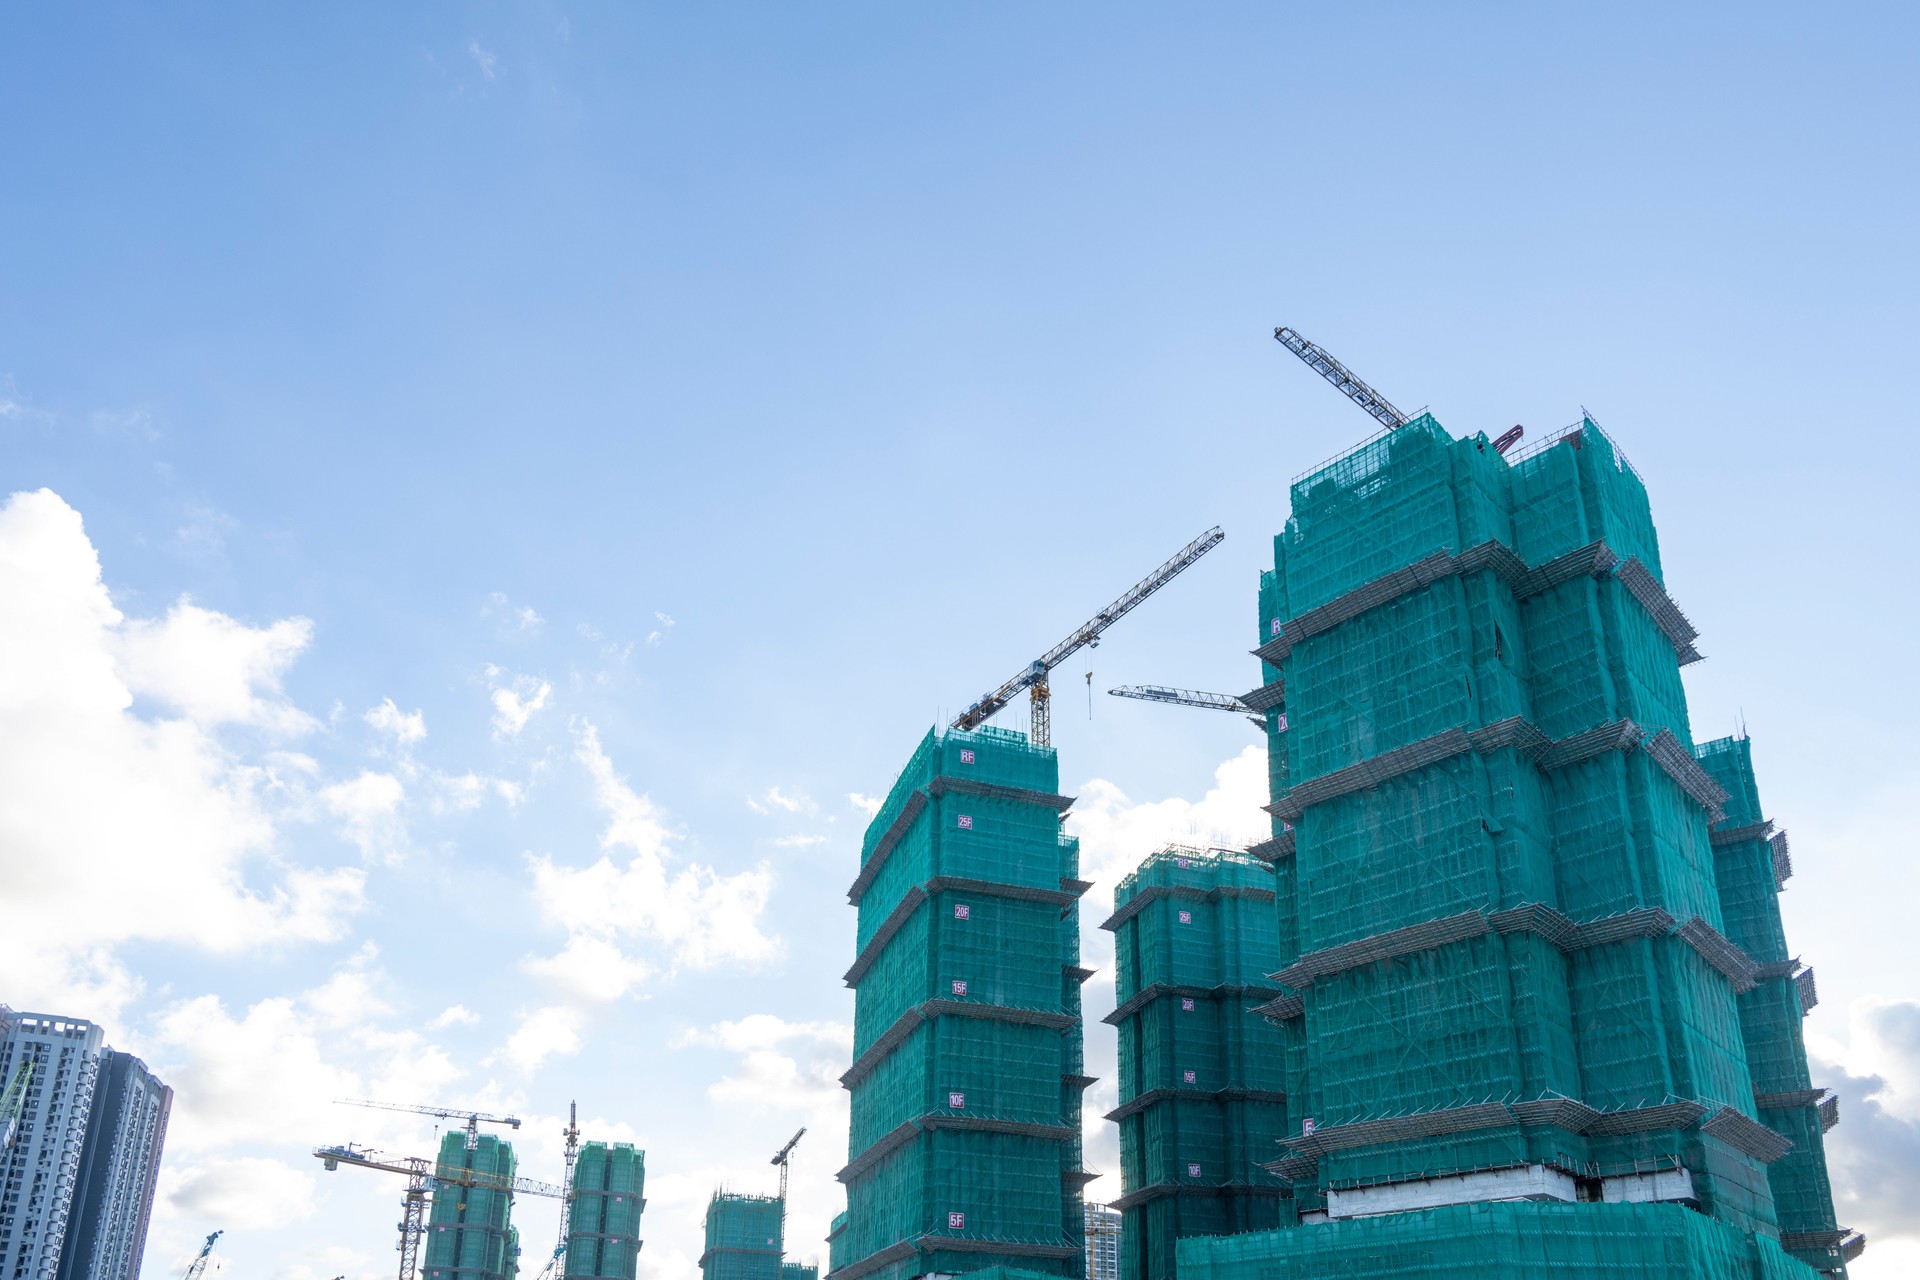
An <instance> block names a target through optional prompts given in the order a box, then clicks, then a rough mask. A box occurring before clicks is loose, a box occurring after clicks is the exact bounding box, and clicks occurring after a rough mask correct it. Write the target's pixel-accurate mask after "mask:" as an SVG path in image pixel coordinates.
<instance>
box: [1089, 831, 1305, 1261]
mask: <svg viewBox="0 0 1920 1280" xmlns="http://www.w3.org/2000/svg"><path fill="white" fill-rule="evenodd" d="M1273 882H1274V871H1273V867H1272V865H1271V864H1270V863H1268V862H1266V861H1263V860H1262V859H1260V858H1257V857H1253V856H1249V855H1247V854H1244V853H1239V852H1236V851H1227V850H1204V849H1193V848H1185V847H1180V846H1170V847H1168V848H1166V849H1163V850H1161V851H1159V852H1157V853H1154V854H1151V855H1149V856H1148V857H1147V858H1146V859H1145V860H1144V861H1142V862H1141V864H1140V866H1139V867H1137V868H1136V869H1135V870H1134V871H1133V872H1131V873H1130V874H1129V875H1127V876H1126V877H1125V878H1124V879H1122V880H1121V881H1120V883H1119V885H1118V886H1117V888H1116V890H1115V893H1114V913H1113V915H1112V916H1111V917H1109V918H1108V919H1107V921H1106V922H1105V923H1104V924H1103V926H1102V927H1103V928H1107V929H1111V930H1112V931H1113V934H1114V954H1115V960H1116V969H1117V987H1116V996H1117V1000H1118V1007H1117V1008H1116V1009H1115V1011H1114V1012H1113V1013H1112V1014H1111V1015H1109V1016H1108V1018H1107V1021H1108V1022H1111V1023H1113V1024H1114V1025H1115V1026H1116V1027H1117V1028H1118V1030H1119V1038H1120V1046H1119V1048H1120V1052H1119V1066H1120V1105H1119V1107H1118V1108H1116V1109H1115V1110H1114V1111H1112V1112H1111V1113H1109V1116H1108V1118H1109V1119H1111V1120H1113V1121H1115V1122H1116V1123H1118V1125H1119V1126H1120V1174H1121V1190H1122V1192H1123V1194H1122V1196H1121V1198H1120V1200H1118V1201H1117V1202H1116V1207H1118V1208H1119V1209H1120V1212H1121V1241H1120V1274H1121V1277H1122V1280H1172V1277H1173V1275H1174V1243H1175V1241H1176V1240H1178V1239H1179V1237H1180V1236H1182V1235H1188V1234H1193V1233H1195V1232H1212V1231H1222V1230H1240V1231H1250V1230H1256V1229H1262V1228H1271V1227H1274V1226H1277V1225H1279V1222H1280V1187H1279V1186H1278V1185H1277V1184H1276V1183H1275V1182H1274V1181H1273V1180H1272V1179H1271V1178H1270V1177H1268V1176H1267V1175H1266V1173H1265V1171H1264V1170H1263V1169H1262V1168H1261V1165H1262V1163H1263V1162H1265V1161H1267V1160H1269V1159H1271V1158H1272V1155H1273V1152H1274V1149H1275V1143H1276V1142H1277V1141H1278V1140H1279V1139H1280V1138H1282V1137H1283V1136H1285V1134H1286V1131H1287V1129H1286V1118H1287V1110H1286V1094H1285V1087H1286V1039H1287V1031H1286V1029H1285V1027H1284V1026H1282V1025H1281V1024H1280V1023H1277V1022H1273V1021H1269V1020H1267V1019H1265V1018H1262V1017H1260V1016H1258V1015H1256V1014H1253V1013H1251V1012H1250V1010H1251V1009H1253V1008H1254V1007H1255V1006H1258V1005H1260V1004H1263V1003H1265V1002H1266V1001H1268V1000H1271V999H1273V998H1275V997H1277V996H1278V995H1280V990H1279V988H1278V987H1277V986H1276V985H1275V984H1274V982H1273V981H1272V980H1271V979H1270V978H1268V977H1267V976H1266V975H1267V974H1268V973H1269V972H1270V971H1271V970H1272V969H1273V967H1274V965H1275V963H1276V962H1277V961H1278V958H1279V942H1278V936H1277V933H1276V928H1275V926H1276V920H1277V918H1276V916H1275V913H1274V907H1273V902H1274V894H1273Z"/></svg>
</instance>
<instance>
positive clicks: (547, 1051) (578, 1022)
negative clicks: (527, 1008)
mask: <svg viewBox="0 0 1920 1280" xmlns="http://www.w3.org/2000/svg"><path fill="white" fill-rule="evenodd" d="M585 1021H586V1019H585V1018H583V1017H582V1016H581V1014H580V1012H579V1011H578V1010H576V1009H571V1008H568V1007H567V1006H566V1005H549V1006H547V1007H546V1008H544V1009H535V1010H534V1011H533V1012H532V1013H529V1014H527V1015H525V1016H524V1017H522V1018H521V1019H520V1025H519V1026H518V1027H516V1028H514V1031H513V1034H512V1035H510V1036H508V1037H507V1043H506V1045H505V1046H504V1047H503V1048H502V1049H501V1051H500V1052H501V1055H502V1056H503V1057H505V1058H506V1060H507V1061H508V1062H510V1063H512V1064H513V1066H514V1067H515V1068H517V1069H518V1070H519V1071H520V1073H521V1074H522V1075H532V1074H533V1073H534V1072H535V1071H537V1070H539V1069H540V1064H541V1063H543V1062H545V1061H546V1060H547V1059H548V1058H553V1057H561V1058H564V1057H569V1056H571V1055H573V1054H576V1053H578V1052H580V1046H581V1043H582V1041H581V1038H580V1029H581V1026H582V1025H583V1024H584V1022H585Z"/></svg>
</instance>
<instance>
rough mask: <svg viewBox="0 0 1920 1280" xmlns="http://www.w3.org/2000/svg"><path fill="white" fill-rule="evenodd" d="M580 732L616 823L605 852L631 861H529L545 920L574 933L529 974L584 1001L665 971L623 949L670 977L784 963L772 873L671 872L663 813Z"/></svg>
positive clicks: (581, 754)
mask: <svg viewBox="0 0 1920 1280" xmlns="http://www.w3.org/2000/svg"><path fill="white" fill-rule="evenodd" d="M576 733H577V736H578V747H577V749H576V751H575V758H576V759H577V760H578V761H579V763H580V764H581V765H582V766H584V767H585V769H586V771H587V773H588V775H589V776H590V777H591V778H592V779H593V782H594V794H595V799H596V800H597V801H598V803H599V805H600V809H601V811H602V812H603V813H605V814H606V817H607V825H606V829H605V830H604V831H603V832H602V833H601V836H600V846H601V848H603V849H607V850H617V851H620V852H621V853H623V854H624V856H625V862H624V865H622V864H619V863H616V862H615V860H614V859H613V857H611V856H602V857H601V858H600V859H599V860H598V861H596V862H594V863H593V864H591V865H589V866H585V867H571V866H565V865H562V864H558V863H556V862H554V861H553V859H552V858H551V857H549V856H547V855H544V854H543V855H540V856H538V857H531V856H530V857H529V858H528V866H529V869H530V870H531V872H532V875H533V897H534V901H535V902H536V903H537V904H538V905H539V908H540V912H541V915H542V916H543V917H544V918H545V919H547V920H548V921H550V922H552V923H555V924H560V925H563V926H565V927H566V929H567V932H568V940H567V945H566V948H565V949H564V950H563V951H561V952H560V954H559V955H556V956H553V957H550V958H546V959H538V958H536V959H532V960H529V961H527V966H528V967H529V968H530V969H532V970H534V971H535V972H539V973H543V974H546V975H547V976H549V977H553V978H556V979H558V980H561V981H562V982H564V983H566V984H567V985H568V986H569V987H570V988H571V989H573V990H574V991H575V992H576V994H580V995H583V996H594V997H598V998H606V999H611V998H614V997H615V996H617V995H620V994H624V993H625V992H626V991H627V990H629V989H630V988H631V987H632V986H633V985H634V984H635V983H636V982H638V981H640V980H641V979H642V978H644V977H645V976H646V975H648V974H649V973H651V972H652V971H653V969H654V968H656V967H657V966H656V965H655V964H653V963H650V962H649V960H648V959H647V958H645V957H629V956H627V955H626V954H625V952H624V950H623V949H622V944H623V943H627V942H635V943H640V944H643V945H644V946H645V947H647V948H650V949H652V950H653V951H655V952H658V953H660V955H661V957H662V959H663V961H664V963H665V965H666V966H667V967H668V968H669V969H682V968H685V969H708V968H712V967H714V966H716V965H720V964H746V965H753V964H761V963H764V962H766V961H768V960H771V959H772V958H773V957H774V956H775V955H777V954H778V953H779V944H778V942H777V941H776V940H775V939H773V938H771V937H769V936H768V935H767V934H766V933H764V932H763V931H762V928H761V917H762V915H763V913H764V912H765V910H766V905H767V894H768V892H769V890H770V889H771V887H772V882H773V874H772V872H771V871H770V870H769V869H768V868H767V866H766V865H765V864H764V863H763V864H761V865H759V866H756V867H754V868H753V869H751V870H748V871H742V872H737V873H735V874H733V875H722V874H720V873H719V872H717V871H715V870H714V869H713V868H712V867H708V866H703V865H701V864H699V863H688V864H686V865H684V866H682V867H680V868H678V869H677V870H675V869H670V867H669V864H670V863H671V862H672V861H673V856H674V855H673V854H672V852H671V850H670V849H669V845H670V842H671V840H672V834H671V833H670V832H669V830H668V828H667V825H666V821H665V819H664V817H663V816H662V814H661V813H660V810H659V809H658V807H656V806H655V805H654V803H653V801H652V800H651V799H650V798H649V797H647V796H645V795H642V794H639V793H637V792H635V791H634V790H633V788H632V787H630V786H629V785H628V784H627V782H626V780H625V779H624V778H622V777H620V776H619V774H617V773H616V772H615V771H614V767H613V761H612V760H611V759H609V758H608V756H607V754H606V752H605V751H604V750H603V749H602V748H601V746H600V735H599V733H598V731H597V730H596V729H595V728H594V726H593V725H591V724H588V723H585V722H581V723H580V724H579V725H578V726H577V727H576ZM616 957H617V958H618V959H617V961H616ZM595 963H600V964H607V965H610V966H612V968H611V970H610V972H609V973H608V974H607V975H606V976H604V977H594V976H589V970H590V969H591V967H592V965H593V964H595Z"/></svg>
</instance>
